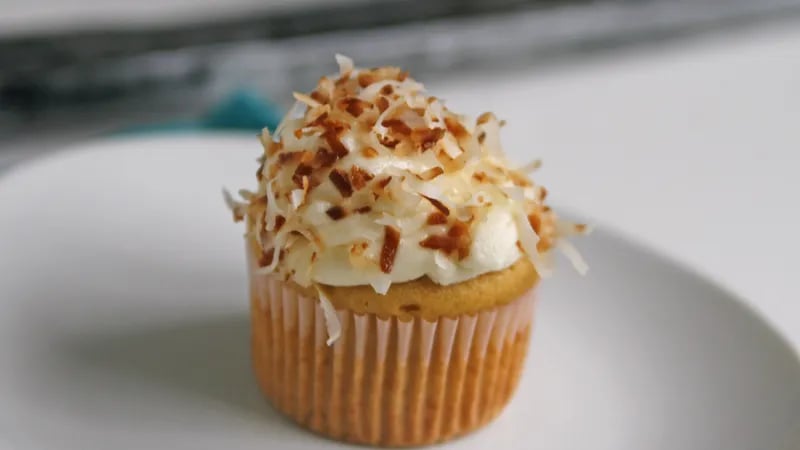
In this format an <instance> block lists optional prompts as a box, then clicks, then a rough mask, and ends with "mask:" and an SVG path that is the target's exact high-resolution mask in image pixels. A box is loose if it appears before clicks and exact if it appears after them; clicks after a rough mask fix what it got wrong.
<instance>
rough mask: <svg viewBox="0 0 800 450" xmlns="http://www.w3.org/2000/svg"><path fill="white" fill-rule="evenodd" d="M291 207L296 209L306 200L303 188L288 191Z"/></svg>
mask: <svg viewBox="0 0 800 450" xmlns="http://www.w3.org/2000/svg"><path fill="white" fill-rule="evenodd" d="M290 196H291V202H292V208H293V209H294V210H295V211H297V208H299V207H300V205H302V204H303V202H304V201H305V200H306V190H305V189H292V192H291V193H290Z"/></svg>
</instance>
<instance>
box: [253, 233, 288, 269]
mask: <svg viewBox="0 0 800 450" xmlns="http://www.w3.org/2000/svg"><path fill="white" fill-rule="evenodd" d="M286 238H287V235H286V233H276V234H275V238H274V240H273V248H280V249H283V248H284V244H285V243H286ZM278 261H280V254H278V257H277V258H275V257H273V258H272V259H271V260H270V263H269V265H267V266H264V267H259V268H258V269H256V273H258V274H261V275H266V274H270V273H272V272H274V271H275V268H276V267H278Z"/></svg>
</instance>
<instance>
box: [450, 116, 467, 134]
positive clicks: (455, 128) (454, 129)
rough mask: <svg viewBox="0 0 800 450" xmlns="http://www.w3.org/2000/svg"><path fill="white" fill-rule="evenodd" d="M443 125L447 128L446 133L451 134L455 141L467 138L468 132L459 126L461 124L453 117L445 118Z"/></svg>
mask: <svg viewBox="0 0 800 450" xmlns="http://www.w3.org/2000/svg"><path fill="white" fill-rule="evenodd" d="M444 125H445V127H447V131H449V132H450V133H452V134H453V136H454V137H455V138H456V139H463V138H466V137H469V132H467V130H466V128H464V126H463V125H461V122H459V121H458V120H457V119H455V118H453V117H445V118H444Z"/></svg>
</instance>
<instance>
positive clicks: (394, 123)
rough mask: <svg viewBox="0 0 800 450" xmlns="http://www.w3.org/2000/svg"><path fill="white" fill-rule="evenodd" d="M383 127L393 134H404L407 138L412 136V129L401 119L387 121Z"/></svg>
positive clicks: (383, 123)
mask: <svg viewBox="0 0 800 450" xmlns="http://www.w3.org/2000/svg"><path fill="white" fill-rule="evenodd" d="M381 125H383V126H384V127H386V128H388V129H389V130H391V131H392V132H393V133H398V134H403V135H406V136H408V135H410V134H411V127H409V126H408V124H406V123H405V122H403V121H402V120H400V119H386V120H384V121H383V122H381Z"/></svg>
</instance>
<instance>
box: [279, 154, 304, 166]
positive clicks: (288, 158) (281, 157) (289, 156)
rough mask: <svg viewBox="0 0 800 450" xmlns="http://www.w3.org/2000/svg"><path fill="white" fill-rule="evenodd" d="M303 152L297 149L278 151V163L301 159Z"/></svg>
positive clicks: (288, 162)
mask: <svg viewBox="0 0 800 450" xmlns="http://www.w3.org/2000/svg"><path fill="white" fill-rule="evenodd" d="M303 153H305V152H302V151H297V152H282V153H278V164H281V165H286V164H295V163H298V162H300V160H302V159H303Z"/></svg>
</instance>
